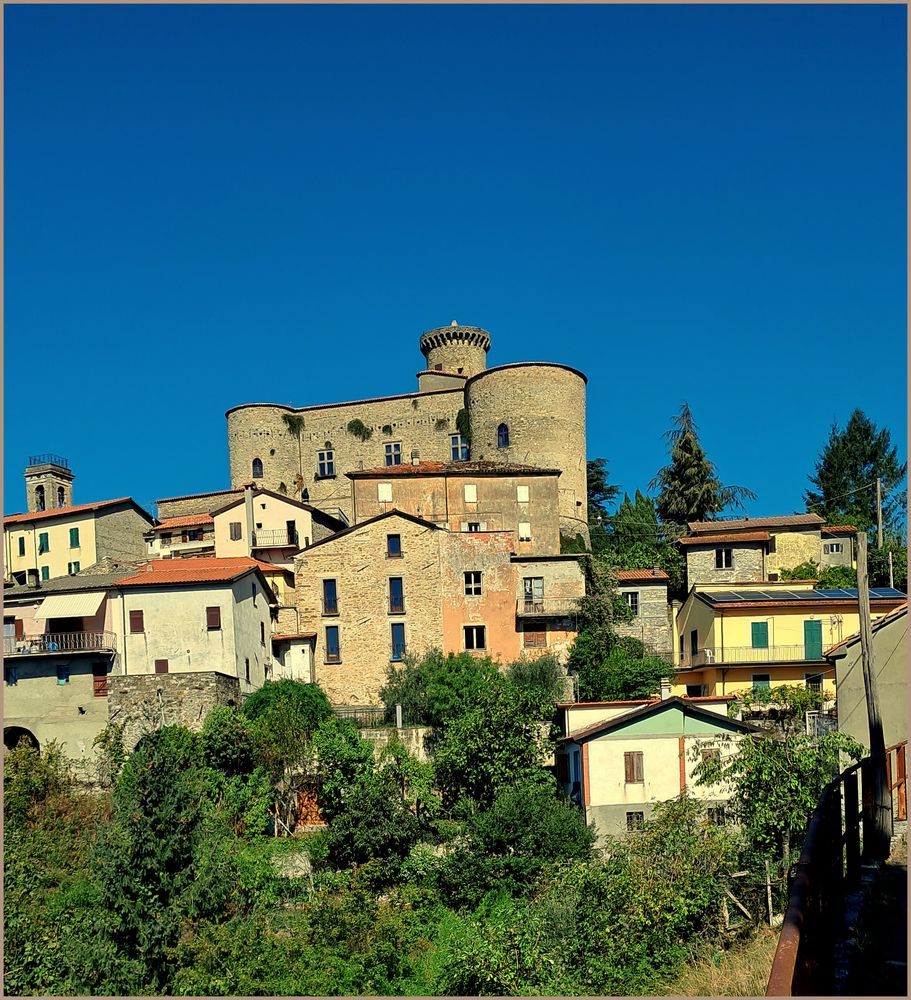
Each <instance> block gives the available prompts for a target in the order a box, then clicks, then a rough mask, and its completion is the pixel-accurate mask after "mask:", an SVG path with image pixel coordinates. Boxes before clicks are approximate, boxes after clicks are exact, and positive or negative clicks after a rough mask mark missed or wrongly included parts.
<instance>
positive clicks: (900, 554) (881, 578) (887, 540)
mask: <svg viewBox="0 0 911 1000" xmlns="http://www.w3.org/2000/svg"><path fill="white" fill-rule="evenodd" d="M890 553H891V555H892V581H893V583H894V586H896V587H897V588H898V589H899V590H902V591H904V592H905V593H907V591H908V544H907V538H905V537H904V536H903V535H900V534H897V533H893V532H891V531H890V532H884V537H883V547H882V548H881V549H879V548H877V547H876V546H875V545H871V546H868V548H867V566H868V567H869V571H870V586H871V587H888V586H889V555H890Z"/></svg>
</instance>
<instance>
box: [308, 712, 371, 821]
mask: <svg viewBox="0 0 911 1000" xmlns="http://www.w3.org/2000/svg"><path fill="white" fill-rule="evenodd" d="M313 748H314V750H315V751H316V758H317V762H318V767H319V778H320V793H319V803H320V810H321V812H322V813H323V815H324V816H325V817H326V818H327V819H328V820H329V821H330V822H331V821H332V819H333V817H335V816H337V815H339V813H341V812H342V811H343V810H344V807H345V803H346V801H347V799H348V797H349V796H350V795H351V792H352V789H353V788H354V786H355V785H356V784H357V783H358V781H360V780H361V779H363V778H367V777H368V776H369V775H370V774H372V773H373V744H372V743H368V742H367V740H365V739H362V738H361V735H360V733H359V732H358V731H357V726H355V724H354V723H353V722H352V721H351V720H350V719H336V718H331V719H326V720H325V721H323V722H322V723H321V724H320V726H319V728H318V729H317V730H316V732H315V733H314V734H313Z"/></svg>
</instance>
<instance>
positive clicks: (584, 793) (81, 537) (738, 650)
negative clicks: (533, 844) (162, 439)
mask: <svg viewBox="0 0 911 1000" xmlns="http://www.w3.org/2000/svg"><path fill="white" fill-rule="evenodd" d="M489 348H490V336H489V334H488V333H487V332H486V331H484V330H482V329H480V328H478V327H470V326H461V325H459V324H457V323H455V322H453V323H452V324H451V325H450V326H446V327H441V328H438V329H434V330H430V331H428V332H426V333H424V334H423V336H422V337H421V338H420V349H421V352H422V354H423V356H424V359H425V364H424V367H423V368H422V370H421V371H420V372H418V375H417V379H418V387H417V391H416V392H406V393H399V394H396V395H390V396H384V397H380V398H376V399H364V400H357V401H350V402H334V403H328V404H324V405H310V406H302V407H290V406H280V405H276V404H269V403H244V404H241V405H238V406H234V407H233V408H231V409H230V410H228V412H227V415H226V416H227V432H228V447H229V456H230V484H229V485H228V486H227V487H225V488H216V489H213V490H211V491H209V492H205V493H199V494H194V495H190V496H169V497H163V498H161V499H159V500H158V501H157V516H154V517H153V516H152V514H151V513H149V512H147V511H146V510H144V509H143V508H142V507H141V506H140V505H139V504H137V503H135V502H134V501H133V500H132V499H131V498H129V497H120V498H116V499H109V500H101V501H96V502H91V503H88V502H82V503H76V502H75V499H76V498H75V496H74V493H73V481H74V478H75V472H74V470H73V469H71V468H70V465H69V463H68V461H67V460H66V459H65V458H62V457H60V456H57V455H35V456H33V457H32V458H31V460H30V462H29V465H28V467H27V468H26V470H25V488H26V500H27V505H26V506H27V509H26V511H25V512H24V513H19V514H12V515H7V516H6V517H5V518H4V528H5V531H4V537H5V553H4V554H5V566H6V577H5V580H4V605H5V608H4V654H5V666H4V680H5V720H4V743H5V746H6V747H7V748H12V747H13V746H15V745H17V744H18V742H19V741H20V740H21V739H23V738H25V739H27V740H28V741H30V742H32V743H33V744H34V745H35V746H37V747H40V746H43V745H44V744H45V743H46V742H47V741H50V740H55V741H57V742H58V743H59V744H61V745H62V746H63V747H64V748H65V752H66V753H67V754H68V755H69V756H70V757H72V758H74V759H88V758H90V757H91V756H92V754H93V752H94V751H93V741H94V740H95V739H96V737H98V735H99V733H101V732H102V730H103V729H104V728H105V726H106V725H107V724H108V722H109V720H112V719H118V720H120V721H129V726H128V736H130V737H131V739H132V742H133V743H135V742H136V740H138V738H139V737H140V736H141V734H142V732H143V724H144V721H143V720H145V722H146V723H147V721H148V719H149V718H154V719H156V720H159V721H161V720H164V721H167V722H168V723H180V724H183V725H186V726H188V727H190V728H194V727H197V728H198V726H199V724H200V720H202V719H203V718H204V716H205V715H206V713H207V712H208V711H209V710H210V709H212V708H213V707H214V706H216V705H240V704H242V703H243V701H244V699H245V698H247V697H248V696H249V695H251V694H252V693H253V692H255V691H257V690H258V689H260V688H261V687H262V686H263V685H264V684H265V683H266V682H267V681H277V680H282V679H289V680H295V681H301V682H304V683H308V684H316V685H318V686H319V687H320V688H321V689H322V690H323V691H324V692H325V693H326V695H327V696H328V699H329V701H330V702H331V704H332V706H333V708H334V710H335V711H336V712H337V713H339V714H341V715H348V716H351V717H355V718H362V719H367V720H370V719H377V720H379V719H381V718H382V716H383V705H382V702H381V698H380V692H381V689H382V688H383V686H384V684H385V683H386V682H387V678H388V676H389V671H390V668H395V667H396V666H397V665H399V664H401V663H403V662H404V661H405V660H406V657H407V656H409V655H410V654H411V655H423V654H425V653H427V652H428V651H431V650H442V652H443V653H444V654H446V653H458V654H462V653H467V654H469V655H471V656H477V657H489V658H491V659H493V660H494V661H498V662H501V663H510V662H514V661H516V660H518V659H520V658H522V657H523V656H529V657H534V656H539V655H541V654H543V653H551V654H553V655H554V656H555V657H556V658H557V660H558V661H559V662H560V663H561V664H562V665H563V670H564V673H565V696H564V699H563V702H562V704H561V705H560V706H559V708H560V712H561V718H560V725H561V729H562V734H563V737H564V739H563V741H562V743H561V748H560V750H559V752H558V755H557V758H556V760H555V761H554V767H555V773H556V775H557V780H558V782H559V783H560V784H561V785H562V787H563V790H564V791H565V792H566V794H567V795H569V796H571V797H572V798H573V799H574V801H576V802H578V803H579V804H580V805H584V807H585V809H586V815H587V818H588V819H589V820H591V821H594V822H595V823H596V825H597V827H598V829H599V830H602V831H606V830H617V829H626V828H635V827H636V826H638V825H639V824H641V822H642V821H643V818H644V817H646V816H648V814H649V813H650V811H651V809H652V808H653V806H654V804H655V803H657V802H660V801H663V800H666V799H668V798H671V797H673V796H675V795H677V794H679V793H680V792H682V791H684V790H693V789H694V788H695V785H694V780H693V769H694V767H695V764H692V763H690V759H689V757H688V756H686V755H685V754H684V738H685V737H691V736H693V737H696V736H698V737H699V738H702V739H705V738H712V737H722V736H730V735H734V736H742V735H743V734H745V733H748V732H753V731H755V730H754V729H753V727H751V726H750V725H748V724H747V723H745V722H743V721H741V720H738V719H736V718H729V715H730V712H729V706H730V704H731V702H732V699H733V698H734V696H740V695H743V694H744V693H750V692H755V691H757V690H762V689H764V688H765V689H768V688H770V687H773V686H778V685H796V686H799V687H801V688H804V689H807V690H810V691H814V692H817V693H820V694H821V695H822V696H823V698H822V701H821V706H820V710H819V711H818V712H816V713H815V717H814V719H813V720H812V724H813V725H816V726H825V725H829V724H834V722H833V721H832V720H833V719H834V713H833V709H834V707H835V702H836V688H837V681H838V671H839V670H840V669H841V667H840V666H839V664H845V663H852V662H854V660H856V655H855V654H854V653H852V650H853V649H854V646H855V645H856V637H857V633H858V630H859V609H858V597H857V591H856V589H841V588H834V589H832V588H830V589H818V588H817V581H816V580H813V579H806V580H794V579H785V578H784V576H783V575H782V570H784V569H787V568H790V567H793V566H797V565H800V564H805V563H808V562H813V563H815V564H817V565H818V566H820V567H823V568H826V567H835V566H845V567H855V566H856V560H857V553H856V529H855V528H854V527H853V526H851V525H826V524H825V522H824V520H823V518H822V517H820V516H818V515H816V514H794V515H786V516H769V517H751V518H746V517H744V518H738V519H728V520H721V521H701V522H691V523H689V524H688V525H687V526H686V530H685V531H684V533H683V534H682V535H681V536H680V537H679V538H677V539H676V540H675V544H676V546H677V547H678V549H679V551H680V552H681V553H682V555H683V557H684V558H685V591H684V592H678V593H673V592H671V590H670V587H669V577H668V574H667V573H666V572H665V571H664V570H662V569H658V568H656V567H651V568H640V569H619V570H617V571H616V573H615V575H614V580H613V586H614V587H615V590H616V593H617V594H619V596H620V598H621V599H622V600H623V601H624V602H625V604H626V607H627V609H628V615H627V618H628V620H623V621H620V622H619V623H618V624H617V626H616V627H617V630H618V632H620V633H621V634H623V635H626V636H628V637H629V638H631V639H635V640H638V641H639V642H640V643H641V644H642V645H641V648H642V650H643V651H644V652H645V653H646V654H647V655H649V656H652V657H657V658H660V659H661V660H663V661H664V662H665V663H666V664H667V677H666V679H665V680H664V681H663V682H662V683H661V685H660V690H656V691H655V692H653V694H652V695H650V696H649V697H646V698H641V699H634V700H630V701H624V702H618V703H607V702H591V701H589V702H585V701H580V700H579V698H578V687H577V679H576V678H574V677H573V676H572V675H571V674H570V673H569V672H568V671H567V669H566V664H567V658H568V654H569V652H570V650H571V648H572V646H573V642H574V640H575V638H576V635H577V632H578V611H579V606H580V601H581V600H582V599H584V598H586V595H587V588H588V596H589V597H591V593H590V591H591V583H590V580H589V579H588V577H587V573H586V560H587V558H588V554H587V553H586V551H585V549H586V547H587V545H588V543H589V519H588V490H587V481H586V468H587V456H586V447H585V440H586V428H585V421H586V381H587V380H586V376H585V375H584V374H583V373H582V372H580V371H577V370H575V369H573V368H570V367H568V366H565V365H561V364H557V363H547V362H517V363H513V364H504V365H500V366H497V367H494V368H487V367H486V358H487V352H488V350H489ZM216 485H217V484H213V486H216ZM570 542H574V543H575V544H569V543H570ZM579 549H581V550H582V551H579ZM906 607H907V605H906V599H905V597H904V595H903V594H902V593H901V592H900V591H898V590H895V589H892V588H876V589H874V590H873V591H872V593H871V610H872V616H873V618H874V621H875V622H876V624H875V626H874V628H875V630H876V631H877V634H880V633H882V634H885V633H886V631H887V630H891V629H901V630H902V635H904V629H905V628H906V626H905V620H904V616H905V611H906ZM903 641H904V640H903ZM855 674H856V671H855ZM855 680H856V677H855V678H854V679H853V680H846V681H845V691H846V692H847V691H852V692H853V694H852V698H853V699H854V701H853V702H852V703H851V705H847V706H846V707H845V709H844V711H843V712H842V716H843V718H844V720H845V721H846V725H847V724H848V720H849V719H852V718H854V717H855V716H856V718H857V719H858V720H860V716H861V715H862V713H861V712H860V711H859V709H858V705H861V704H862V702H863V690H862V688H861V689H859V693H858V690H857V687H856V684H855V683H854V681H855ZM852 685H853V686H852ZM840 710H841V708H840ZM899 710H900V709H897V711H899ZM896 718H898V717H896ZM889 724H890V725H892V722H891V721H890V723H889ZM807 725H808V726H809V725H811V720H810V719H809V718H808V720H807ZM864 725H865V722H863V721H862V720H861V721H858V722H857V732H856V735H857V738H858V739H861V740H864V737H865V731H864V729H863V726H864ZM898 725H899V722H898V721H896V722H895V726H898ZM896 738H898V737H897V736H896ZM887 742H888V740H887ZM700 794H702V795H703V797H704V798H706V799H708V800H711V801H714V800H715V799H718V798H719V796H720V794H721V793H720V792H718V791H717V790H715V792H712V791H711V790H709V791H705V790H704V789H703V790H702V791H701V792H700Z"/></svg>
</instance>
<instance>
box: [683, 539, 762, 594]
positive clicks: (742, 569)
mask: <svg viewBox="0 0 911 1000" xmlns="http://www.w3.org/2000/svg"><path fill="white" fill-rule="evenodd" d="M764 544H765V543H764V542H742V543H740V544H738V543H736V542H735V543H733V544H731V543H730V542H724V543H719V544H718V545H715V544H714V543H713V544H711V546H710V547H707V548H702V547H701V546H699V547H697V546H695V545H694V546H688V547H687V550H686V583H687V586H688V587H692V586H693V584H694V583H754V582H756V581H758V580H765V579H766V576H765V574H764V572H763V570H764V556H763V546H764ZM716 548H725V549H733V550H734V551H733V563H734V565H733V566H732V567H731V568H730V569H715V549H716Z"/></svg>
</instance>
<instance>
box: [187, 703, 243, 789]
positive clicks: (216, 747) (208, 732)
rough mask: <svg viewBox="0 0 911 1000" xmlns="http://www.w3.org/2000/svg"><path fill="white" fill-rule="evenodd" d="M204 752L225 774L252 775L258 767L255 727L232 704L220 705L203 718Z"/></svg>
mask: <svg viewBox="0 0 911 1000" xmlns="http://www.w3.org/2000/svg"><path fill="white" fill-rule="evenodd" d="M200 740H201V748H202V755H203V759H204V760H205V762H206V763H207V764H208V765H209V767H214V768H217V769H218V770H219V771H222V772H223V773H224V774H226V775H237V774H249V773H250V772H251V771H253V769H254V768H255V766H256V749H255V744H254V734H253V727H252V726H251V724H250V722H249V720H248V719H247V718H246V716H245V715H244V714H243V713H242V712H241V711H239V710H238V709H237V708H235V707H234V706H233V705H218V706H216V707H215V708H213V709H212V710H211V711H210V712H209V714H208V715H207V716H206V718H205V720H204V721H203V726H202V733H201V734H200Z"/></svg>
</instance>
